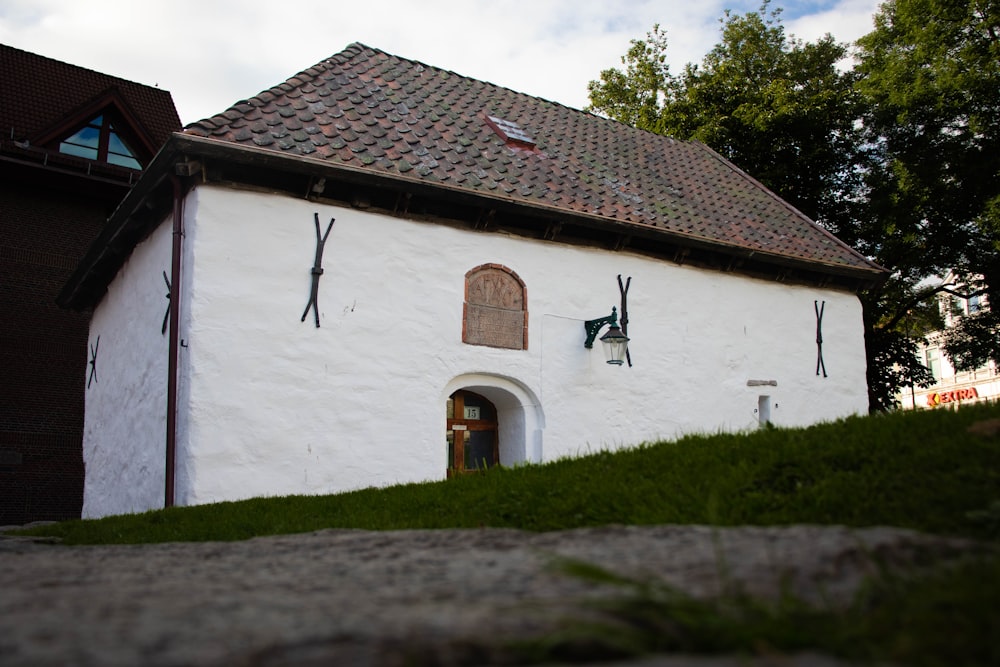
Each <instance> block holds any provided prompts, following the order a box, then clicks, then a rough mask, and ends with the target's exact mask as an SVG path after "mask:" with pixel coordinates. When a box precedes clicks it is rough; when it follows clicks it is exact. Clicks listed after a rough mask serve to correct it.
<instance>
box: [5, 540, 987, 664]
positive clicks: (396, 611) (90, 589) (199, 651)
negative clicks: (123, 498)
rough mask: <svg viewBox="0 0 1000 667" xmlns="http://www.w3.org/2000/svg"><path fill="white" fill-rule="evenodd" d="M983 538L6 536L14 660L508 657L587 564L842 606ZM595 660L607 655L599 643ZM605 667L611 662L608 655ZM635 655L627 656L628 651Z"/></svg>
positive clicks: (8, 636)
mask: <svg viewBox="0 0 1000 667" xmlns="http://www.w3.org/2000/svg"><path fill="white" fill-rule="evenodd" d="M974 548H975V545H974V544H972V543H969V542H966V541H963V540H956V539H945V538H939V537H934V536H927V535H922V534H919V533H915V532H911V531H906V530H900V529H894V528H870V529H863V530H849V529H846V528H840V527H818V526H791V527H781V528H754V527H744V528H708V527H700V526H652V527H620V526H617V527H616V526H612V527H605V528H594V529H581V530H572V531H564V532H554V533H528V532H521V531H515V530H499V529H482V530H436V531H394V532H368V531H353V530H351V531H348V530H327V531H320V532H316V533H309V534H302V535H289V536H281V537H270V538H258V539H253V540H248V541H245V542H205V543H175V544H159V545H144V546H97V547H64V546H60V545H53V544H40V543H37V542H33V541H30V540H27V539H24V538H11V537H6V538H0V591H2V594H0V664H2V665H6V666H19V665H32V666H36V665H102V666H103V665H151V666H168V665H170V666H173V665H195V666H199V667H201V666H204V667H216V666H220V667H221V666H222V665H246V666H251V665H252V666H267V667H272V666H277V665H281V666H285V665H307V666H308V665H352V666H353V665H361V666H364V665H390V666H395V665H473V664H496V663H499V662H502V661H503V660H504V659H505V656H507V655H508V654H507V653H505V646H508V645H509V642H510V641H512V640H514V639H524V638H538V637H551V636H552V635H553V634H554V633H556V632H557V631H558V630H559V629H560V628H562V627H565V626H566V623H567V619H570V618H572V619H577V620H580V619H586V618H588V617H589V616H590V615H591V614H593V613H594V612H593V611H592V610H590V608H589V607H588V606H587V602H588V601H593V600H595V599H601V598H607V597H611V596H616V595H622V594H623V591H622V590H621V589H620V588H615V587H609V586H604V585H599V584H594V583H590V582H586V581H582V580H580V579H577V578H574V577H570V576H567V575H566V574H564V573H563V572H561V571H560V570H559V569H558V568H556V567H553V564H554V563H555V562H557V561H558V560H559V559H560V558H570V559H578V560H583V561H586V562H588V563H592V564H596V565H599V566H600V567H602V568H605V569H607V570H610V571H612V572H615V573H617V574H621V575H626V576H635V577H640V578H643V579H645V580H661V581H665V582H667V583H669V584H671V585H673V586H675V587H676V588H679V589H680V590H683V591H685V592H687V593H689V594H691V595H694V596H697V597H701V598H704V597H711V596H716V595H718V594H719V593H720V592H721V591H723V590H724V589H726V588H727V587H733V586H739V587H741V588H742V589H743V590H745V591H747V592H749V593H752V594H754V595H758V596H762V597H768V598H773V597H775V596H776V595H778V594H779V591H781V590H790V591H791V592H793V593H794V594H796V595H798V596H800V597H802V598H805V599H807V600H810V601H813V602H816V603H817V604H829V605H839V604H843V603H845V602H846V601H847V600H849V599H850V597H851V596H852V595H853V594H854V592H855V591H856V590H857V587H858V585H859V584H860V582H861V581H862V579H863V578H864V577H865V576H868V575H870V574H873V573H874V572H875V571H876V567H877V566H876V562H879V563H882V564H883V566H886V567H889V568H892V569H893V570H898V571H902V570H905V569H907V568H912V567H916V566H921V567H923V566H927V565H930V564H940V563H945V562H948V561H950V560H953V559H956V558H959V557H961V556H962V555H964V554H966V553H968V552H969V550H970V549H974ZM590 657H593V658H595V659H596V658H598V657H599V656H596V655H594V656H590ZM596 664H612V663H610V662H603V663H600V662H598V663H596ZM623 664H626V663H623ZM627 664H628V665H630V666H631V667H639V666H641V667H648V666H652V665H664V666H671V667H681V666H688V665H691V666H694V665H697V666H699V667H730V666H735V665H753V666H755V667H762V666H764V665H783V666H795V667H833V666H834V665H838V664H840V663H838V662H836V661H834V660H832V659H830V658H827V657H824V656H819V655H812V654H804V655H796V656H784V657H773V658H758V659H754V660H749V661H748V660H747V659H745V658H741V657H738V656H718V657H708V658H700V657H690V656H674V657H666V656H653V657H650V658H647V659H643V660H639V661H632V662H628V663H627Z"/></svg>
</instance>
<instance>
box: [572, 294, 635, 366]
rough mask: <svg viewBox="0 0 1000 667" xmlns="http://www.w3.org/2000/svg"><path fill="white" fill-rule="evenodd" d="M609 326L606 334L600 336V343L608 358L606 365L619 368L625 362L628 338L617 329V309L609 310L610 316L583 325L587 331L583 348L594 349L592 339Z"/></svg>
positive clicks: (588, 321)
mask: <svg viewBox="0 0 1000 667" xmlns="http://www.w3.org/2000/svg"><path fill="white" fill-rule="evenodd" d="M605 324H607V325H609V328H608V332H607V333H606V334H604V335H603V336H601V343H603V344H604V355H605V356H606V357H607V358H608V363H609V364H612V365H614V366H621V365H622V364H623V363H624V362H625V355H626V354H627V353H628V341H629V337H628V336H626V335H625V334H623V333H622V330H621V329H620V328H619V327H618V309H617V308H615V307H613V306H612V308H611V314H610V315H608V316H607V317H601V318H598V319H596V320H587V321H586V322H584V323H583V328H584V329H585V330H586V331H587V340H586V341H585V342H584V343H583V346H584V347H585V348H587V349H590V348H592V347H594V339H595V338H597V334H598V333H600V331H601V327H603V326H604V325H605Z"/></svg>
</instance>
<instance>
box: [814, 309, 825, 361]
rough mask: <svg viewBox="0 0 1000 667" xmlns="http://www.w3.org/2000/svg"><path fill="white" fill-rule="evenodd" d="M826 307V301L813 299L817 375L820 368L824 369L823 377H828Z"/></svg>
mask: <svg viewBox="0 0 1000 667" xmlns="http://www.w3.org/2000/svg"><path fill="white" fill-rule="evenodd" d="M825 308H826V301H824V302H823V303H820V302H819V301H813V310H815V311H816V375H819V371H820V369H822V370H823V377H826V376H827V375H826V364H825V363H823V310H824V309H825Z"/></svg>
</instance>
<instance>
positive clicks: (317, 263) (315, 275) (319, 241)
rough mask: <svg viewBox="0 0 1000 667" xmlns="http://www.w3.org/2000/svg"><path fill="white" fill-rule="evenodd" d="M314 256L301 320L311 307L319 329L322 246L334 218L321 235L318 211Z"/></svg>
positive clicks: (304, 318) (303, 319) (328, 234)
mask: <svg viewBox="0 0 1000 667" xmlns="http://www.w3.org/2000/svg"><path fill="white" fill-rule="evenodd" d="M315 222H316V258H315V259H314V260H313V267H312V289H310V291H309V303H307V304H306V309H305V310H304V311H302V321H303V322H305V321H306V315H308V314H309V309H310V308H312V309H313V315H314V316H315V317H316V328H317V329H319V301H318V299H319V277H320V276H321V275H323V246H325V245H326V239H327V237H328V236H330V230H331V229H333V222H334V218H330V224H329V225H327V226H326V233H325V234H323V235H322V236H321V235H320V233H319V213H317V214H316V218H315Z"/></svg>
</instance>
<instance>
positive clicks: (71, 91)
mask: <svg viewBox="0 0 1000 667" xmlns="http://www.w3.org/2000/svg"><path fill="white" fill-rule="evenodd" d="M0 82H2V84H3V93H2V94H0V131H2V136H3V138H4V139H13V140H15V141H24V140H28V141H30V142H32V143H34V142H35V141H36V140H37V138H38V137H39V135H41V134H44V133H46V132H47V131H48V130H49V129H50V128H52V127H53V126H55V125H57V124H59V123H60V122H61V121H63V120H65V119H66V118H67V117H70V116H72V115H74V113H76V112H78V111H79V110H81V109H83V108H85V107H86V106H87V105H88V104H90V103H91V102H93V101H94V100H95V99H97V98H99V97H101V96H102V95H104V94H106V93H108V92H111V91H114V92H115V93H117V95H118V96H119V97H120V98H121V99H122V100H123V101H124V103H125V104H127V105H128V108H129V110H130V111H131V112H132V113H133V114H134V115H135V117H136V118H137V119H138V121H139V122H140V123H141V124H142V128H141V129H142V130H143V131H145V133H146V134H147V135H148V137H149V139H150V140H151V141H152V143H153V144H154V148H157V147H159V146H160V145H162V144H163V143H164V142H165V141H166V140H167V138H168V137H169V136H170V133H171V132H174V131H176V130H178V129H180V127H181V121H180V118H178V116H177V110H176V109H175V108H174V102H173V99H172V98H171V97H170V93H169V92H167V91H166V90H160V89H159V88H153V87H151V86H145V85H142V84H139V83H135V82H133V81H127V80H125V79H119V78H118V77H114V76H108V75H107V74H101V73H100V72H94V71H93V70H89V69H86V68H83V67H77V66H76V65H69V64H67V63H64V62H60V61H58V60H53V59H51V58H45V57H43V56H39V55H36V54H34V53H29V52H27V51H22V50H20V49H15V48H13V47H11V46H6V45H4V44H0Z"/></svg>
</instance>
